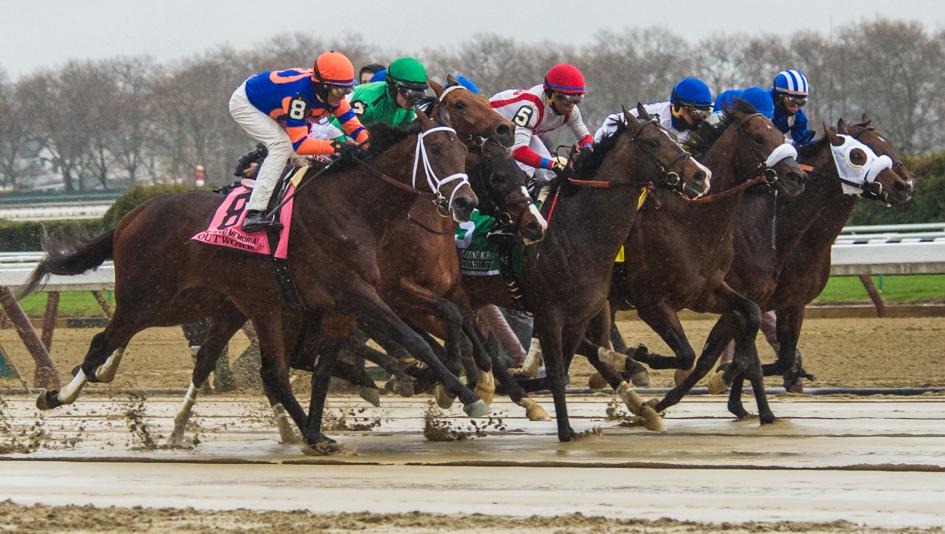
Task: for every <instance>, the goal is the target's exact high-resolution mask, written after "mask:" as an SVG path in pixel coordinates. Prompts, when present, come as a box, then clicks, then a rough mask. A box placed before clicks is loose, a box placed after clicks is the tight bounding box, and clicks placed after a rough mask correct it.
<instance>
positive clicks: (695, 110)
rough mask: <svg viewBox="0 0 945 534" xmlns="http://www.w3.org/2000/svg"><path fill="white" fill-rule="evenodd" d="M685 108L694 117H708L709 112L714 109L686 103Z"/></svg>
mask: <svg viewBox="0 0 945 534" xmlns="http://www.w3.org/2000/svg"><path fill="white" fill-rule="evenodd" d="M683 109H685V110H686V111H687V112H688V113H689V114H690V115H692V116H693V117H696V118H699V119H705V118H706V117H708V116H709V113H711V112H712V110H711V109H710V108H708V107H696V106H690V105H686V104H684V105H683Z"/></svg>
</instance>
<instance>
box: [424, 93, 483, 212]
mask: <svg viewBox="0 0 945 534" xmlns="http://www.w3.org/2000/svg"><path fill="white" fill-rule="evenodd" d="M417 120H418V121H419V122H420V130H421V131H420V133H419V134H417V147H416V152H415V154H414V160H413V161H414V163H413V186H414V188H417V186H418V183H417V180H418V179H419V177H420V173H423V175H425V177H426V180H427V184H429V186H430V189H431V190H432V191H433V192H434V193H435V194H436V195H437V204H438V205H439V206H440V207H441V209H444V210H446V211H449V213H450V214H451V215H452V217H453V220H455V221H457V222H463V221H468V220H469V217H470V215H472V211H473V209H475V208H476V206H477V205H478V204H479V200H478V199H477V198H476V194H475V193H474V192H473V190H472V187H471V186H470V185H469V180H468V177H467V176H466V173H465V170H466V153H467V150H466V145H464V144H463V143H462V142H461V141H460V140H459V136H458V135H457V134H456V130H454V129H453V128H452V127H451V126H450V125H449V122H448V121H446V120H444V119H443V118H442V117H441V119H440V122H437V121H434V120H433V119H431V118H429V117H428V116H427V115H426V113H424V112H423V110H420V109H417ZM421 167H422V169H421Z"/></svg>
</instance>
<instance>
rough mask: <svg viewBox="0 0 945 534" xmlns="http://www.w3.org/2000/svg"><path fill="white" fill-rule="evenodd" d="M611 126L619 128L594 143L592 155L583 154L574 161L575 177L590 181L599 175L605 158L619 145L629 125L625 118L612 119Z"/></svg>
mask: <svg viewBox="0 0 945 534" xmlns="http://www.w3.org/2000/svg"><path fill="white" fill-rule="evenodd" d="M610 124H616V125H617V128H616V129H615V130H614V131H613V132H610V133H608V134H607V135H604V136H603V137H601V140H600V142H598V143H594V150H593V151H592V152H591V153H589V154H588V153H587V152H582V153H580V154H578V157H577V158H575V160H574V175H575V176H576V177H578V178H581V179H582V180H589V179H591V178H593V177H594V176H596V175H597V171H598V170H600V166H601V164H603V163H604V158H605V157H606V156H607V153H608V152H610V149H612V148H613V147H614V145H616V144H617V140H618V139H619V138H620V134H621V133H623V131H624V130H626V129H627V123H625V122H624V121H623V116H620V117H618V118H616V119H610Z"/></svg>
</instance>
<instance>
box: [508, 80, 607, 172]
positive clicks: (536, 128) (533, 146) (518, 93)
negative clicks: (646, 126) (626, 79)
mask: <svg viewBox="0 0 945 534" xmlns="http://www.w3.org/2000/svg"><path fill="white" fill-rule="evenodd" d="M584 93H585V91H584V75H583V74H581V71H580V70H578V68H577V67H575V66H574V65H568V64H566V63H559V64H558V65H555V66H553V67H551V68H550V69H549V70H548V73H547V74H546V75H545V81H544V83H542V84H539V85H536V86H534V87H532V88H530V89H510V90H508V91H502V92H501V93H498V94H496V95H495V96H493V97H492V98H490V99H489V103H490V104H491V105H492V109H494V110H496V111H497V112H498V113H499V114H500V115H502V116H503V117H505V118H507V119H509V120H511V121H512V122H513V123H515V143H514V144H513V145H512V156H513V157H514V158H515V159H516V160H517V161H518V164H519V166H520V167H521V168H522V169H524V170H525V172H526V173H528V175H529V176H533V177H534V178H536V179H537V180H538V181H540V182H542V183H547V182H548V181H549V180H550V179H551V178H553V176H554V174H555V173H557V172H560V171H562V170H564V168H565V166H566V165H567V159H566V158H564V157H561V156H552V155H551V153H550V152H549V151H548V148H547V147H545V144H544V143H543V142H542V141H541V139H539V137H538V136H540V135H543V134H546V133H548V132H551V131H553V130H556V129H558V128H560V127H562V126H564V125H565V124H567V125H568V127H569V128H570V129H571V132H573V133H574V136H575V137H577V139H578V146H579V147H580V148H582V149H583V148H587V147H589V146H591V145H592V144H593V143H594V140H593V139H592V138H591V135H590V132H588V130H587V126H585V125H584V121H583V120H582V119H581V110H580V109H578V107H577V104H579V103H580V102H581V100H583V99H584Z"/></svg>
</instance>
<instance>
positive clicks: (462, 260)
mask: <svg viewBox="0 0 945 534" xmlns="http://www.w3.org/2000/svg"><path fill="white" fill-rule="evenodd" d="M494 224H495V218H494V217H492V216H489V215H485V214H483V213H480V212H479V210H475V211H473V214H472V217H471V218H470V219H469V220H468V221H466V222H463V223H460V224H459V225H457V226H456V234H455V236H454V237H455V239H456V250H457V252H458V253H459V268H460V270H461V271H462V273H463V274H464V275H466V276H498V275H500V274H502V270H503V269H502V268H503V262H505V263H506V264H507V265H508V266H510V267H511V272H512V273H513V275H514V276H515V278H516V279H517V280H519V281H521V280H522V258H523V257H524V253H525V247H524V245H522V244H521V243H516V244H514V245H508V244H502V243H497V242H495V241H491V240H490V239H489V238H488V235H489V232H490V231H492V227H493V225H494Z"/></svg>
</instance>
